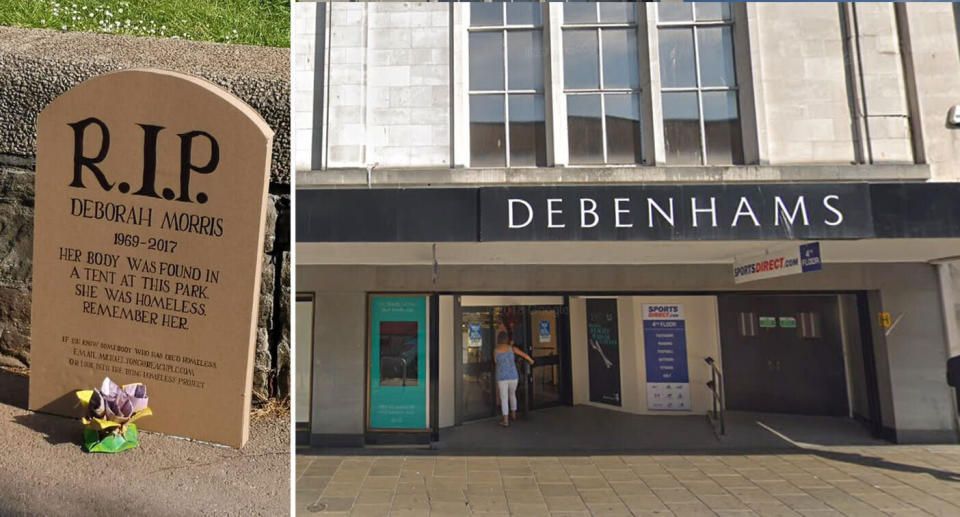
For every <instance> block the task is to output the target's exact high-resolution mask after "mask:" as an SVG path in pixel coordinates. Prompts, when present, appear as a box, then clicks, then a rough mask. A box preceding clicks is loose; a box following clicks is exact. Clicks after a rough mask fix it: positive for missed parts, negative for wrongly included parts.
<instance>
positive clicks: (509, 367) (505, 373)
mask: <svg viewBox="0 0 960 517" xmlns="http://www.w3.org/2000/svg"><path fill="white" fill-rule="evenodd" d="M496 354H497V380H498V381H515V380H518V379H520V376H519V375H518V374H517V360H516V358H515V357H514V355H513V347H510V349H509V350H507V351H506V352H497V353H496Z"/></svg>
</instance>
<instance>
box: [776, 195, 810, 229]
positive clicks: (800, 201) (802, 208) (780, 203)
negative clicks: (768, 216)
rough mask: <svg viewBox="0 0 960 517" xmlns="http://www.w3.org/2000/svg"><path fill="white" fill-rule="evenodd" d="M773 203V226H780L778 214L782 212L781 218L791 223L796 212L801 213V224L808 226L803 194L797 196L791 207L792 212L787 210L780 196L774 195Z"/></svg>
mask: <svg viewBox="0 0 960 517" xmlns="http://www.w3.org/2000/svg"><path fill="white" fill-rule="evenodd" d="M773 202H774V205H775V206H776V207H777V213H776V214H775V215H774V219H773V224H774V225H775V226H780V214H783V218H784V219H786V220H787V221H789V222H790V224H793V221H794V220H795V219H796V218H797V212H800V213H801V214H803V225H804V226H810V220H809V219H807V204H806V203H804V201H803V196H798V197H797V204H796V205H794V207H793V213H788V212H787V207H786V205H784V204H783V200H782V199H780V196H775V197H774V198H773Z"/></svg>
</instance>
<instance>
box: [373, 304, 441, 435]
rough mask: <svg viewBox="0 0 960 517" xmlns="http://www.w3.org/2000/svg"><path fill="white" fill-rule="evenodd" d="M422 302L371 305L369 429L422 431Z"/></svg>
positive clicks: (425, 420)
mask: <svg viewBox="0 0 960 517" xmlns="http://www.w3.org/2000/svg"><path fill="white" fill-rule="evenodd" d="M428 361H429V358H428V356H427V298H426V297H425V296H374V297H372V298H371V302H370V422H369V427H370V428H371V429H427V428H429V426H430V423H429V420H428V417H427V414H428V413H427V394H428V391H427V362H428Z"/></svg>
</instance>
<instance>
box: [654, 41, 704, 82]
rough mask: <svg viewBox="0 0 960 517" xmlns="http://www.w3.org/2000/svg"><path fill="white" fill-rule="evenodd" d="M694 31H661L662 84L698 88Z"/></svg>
mask: <svg viewBox="0 0 960 517" xmlns="http://www.w3.org/2000/svg"><path fill="white" fill-rule="evenodd" d="M693 60H694V56H693V29H660V84H661V85H662V86H664V87H668V88H669V87H681V86H696V85H697V72H696V69H694V65H693Z"/></svg>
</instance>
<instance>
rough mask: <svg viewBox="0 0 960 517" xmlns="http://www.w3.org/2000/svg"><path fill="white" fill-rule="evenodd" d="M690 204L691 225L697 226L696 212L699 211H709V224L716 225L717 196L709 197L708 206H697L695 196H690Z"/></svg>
mask: <svg viewBox="0 0 960 517" xmlns="http://www.w3.org/2000/svg"><path fill="white" fill-rule="evenodd" d="M690 206H691V208H692V210H693V227H694V228H696V227H697V214H699V213H701V212H710V220H711V226H713V227H716V226H717V198H715V197H711V198H710V208H697V198H695V197H692V198H690Z"/></svg>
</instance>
